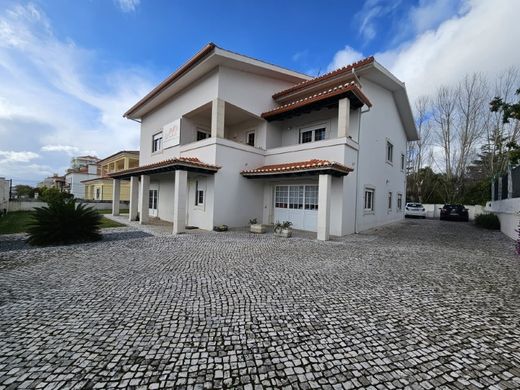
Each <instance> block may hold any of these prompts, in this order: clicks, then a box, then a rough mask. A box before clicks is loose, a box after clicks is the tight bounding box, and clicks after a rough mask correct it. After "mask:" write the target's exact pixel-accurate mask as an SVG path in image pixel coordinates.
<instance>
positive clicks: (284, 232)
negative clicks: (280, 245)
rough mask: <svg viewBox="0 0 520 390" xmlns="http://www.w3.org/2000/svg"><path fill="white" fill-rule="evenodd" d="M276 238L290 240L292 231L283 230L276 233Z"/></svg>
mask: <svg viewBox="0 0 520 390" xmlns="http://www.w3.org/2000/svg"><path fill="white" fill-rule="evenodd" d="M274 235H275V236H276V237H283V238H289V237H292V229H282V230H278V231H275V232H274Z"/></svg>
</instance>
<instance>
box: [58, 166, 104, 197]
mask: <svg viewBox="0 0 520 390" xmlns="http://www.w3.org/2000/svg"><path fill="white" fill-rule="evenodd" d="M98 177H99V175H98V174H97V165H95V164H90V165H88V167H87V169H86V170H82V171H79V172H76V171H72V170H71V171H69V172H67V173H66V174H65V182H66V187H67V189H68V192H69V193H71V194H72V195H74V198H76V199H85V184H83V183H82V181H83V180H90V179H96V178H98Z"/></svg>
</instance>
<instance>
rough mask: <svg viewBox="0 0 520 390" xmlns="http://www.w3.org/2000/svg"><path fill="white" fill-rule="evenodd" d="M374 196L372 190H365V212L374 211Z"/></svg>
mask: <svg viewBox="0 0 520 390" xmlns="http://www.w3.org/2000/svg"><path fill="white" fill-rule="evenodd" d="M374 194H375V191H374V189H372V188H367V189H365V211H374Z"/></svg>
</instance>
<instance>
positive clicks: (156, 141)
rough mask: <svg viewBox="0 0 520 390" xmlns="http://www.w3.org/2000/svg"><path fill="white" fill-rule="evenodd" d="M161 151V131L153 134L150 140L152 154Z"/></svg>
mask: <svg viewBox="0 0 520 390" xmlns="http://www.w3.org/2000/svg"><path fill="white" fill-rule="evenodd" d="M160 150H162V131H161V132H160V133H157V134H154V135H153V138H152V153H154V152H159V151H160Z"/></svg>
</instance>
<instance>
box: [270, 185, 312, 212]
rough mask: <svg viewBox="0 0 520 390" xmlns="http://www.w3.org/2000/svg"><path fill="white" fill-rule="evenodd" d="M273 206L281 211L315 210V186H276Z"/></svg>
mask: <svg viewBox="0 0 520 390" xmlns="http://www.w3.org/2000/svg"><path fill="white" fill-rule="evenodd" d="M274 206H275V207H277V208H282V209H287V208H289V209H297V210H303V209H305V210H317V209H318V186H317V185H287V186H276V187H275V194H274Z"/></svg>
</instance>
